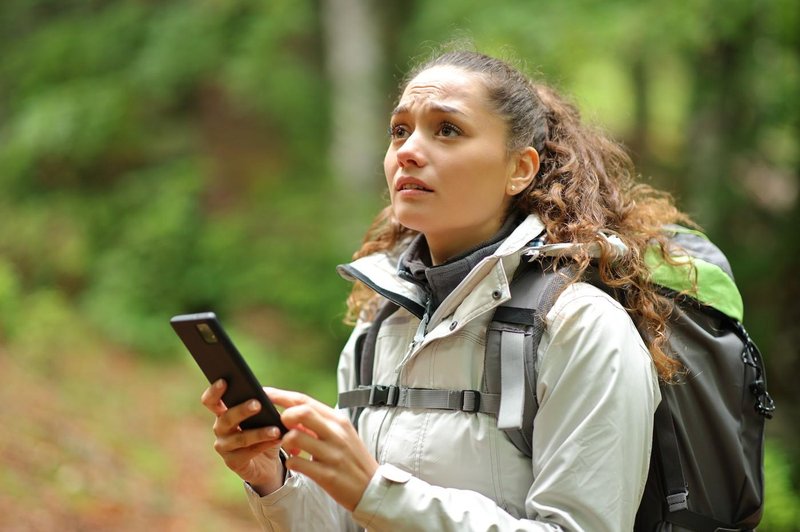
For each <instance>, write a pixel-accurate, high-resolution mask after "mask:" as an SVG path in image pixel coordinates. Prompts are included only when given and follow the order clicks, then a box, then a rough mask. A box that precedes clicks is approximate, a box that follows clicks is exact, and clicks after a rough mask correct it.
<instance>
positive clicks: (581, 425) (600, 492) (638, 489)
mask: <svg viewBox="0 0 800 532" xmlns="http://www.w3.org/2000/svg"><path fill="white" fill-rule="evenodd" d="M547 323H548V328H547V331H546V332H545V335H544V336H543V337H542V341H541V343H540V345H539V353H538V357H539V358H538V362H539V377H538V379H537V397H538V400H539V411H538V413H537V416H536V420H535V426H536V429H535V430H534V433H533V457H532V460H531V467H532V468H533V477H534V481H533V483H532V485H531V487H530V490H529V491H528V494H527V497H526V500H525V507H526V514H527V515H526V516H525V518H524V519H517V518H515V517H513V516H512V515H510V514H509V513H508V512H506V511H505V510H504V509H502V508H500V507H499V506H497V504H496V503H495V502H494V501H493V500H491V499H489V498H487V497H485V496H483V495H480V494H478V493H476V492H472V491H466V490H457V489H449V488H443V487H439V486H435V485H431V484H429V483H426V482H424V481H422V480H420V479H418V478H415V477H413V476H412V475H410V474H409V473H407V472H405V471H401V470H400V469H398V468H395V467H393V466H391V465H388V464H384V465H383V466H381V467H380V468H379V469H378V472H377V473H376V474H375V476H374V477H373V479H372V481H371V482H370V484H369V486H368V488H367V490H366V492H365V493H364V496H363V497H362V499H361V501H360V503H359V505H358V506H357V508H356V510H355V512H354V514H353V516H354V518H355V520H356V522H357V523H358V524H360V525H361V526H363V527H366V528H368V529H369V530H373V531H387V532H388V531H393V532H394V531H402V530H408V531H411V530H448V531H463V530H519V531H523V530H530V531H544V530H573V531H582V530H587V531H593V532H594V531H621V530H631V529H632V528H633V522H634V518H635V515H636V509H637V508H638V505H639V500H640V498H641V495H642V492H643V489H644V483H645V480H646V478H647V471H648V465H649V456H650V446H651V438H652V430H653V422H652V418H653V413H654V411H655V408H656V406H657V404H658V402H659V400H660V394H659V391H658V381H657V378H656V374H655V369H654V367H653V364H652V362H651V359H650V356H649V353H648V352H647V350H646V348H645V346H644V344H643V342H642V340H641V337H640V336H639V334H638V332H637V331H636V329H635V327H634V325H633V323H632V321H631V320H630V318H629V316H628V315H627V313H626V312H625V310H624V309H622V307H621V306H620V305H619V304H618V303H617V302H616V301H614V300H612V299H611V298H610V297H608V296H607V295H605V294H603V293H602V292H601V291H599V290H597V289H596V288H594V287H592V286H590V285H586V284H583V283H576V284H574V285H571V286H570V287H568V288H567V289H566V290H565V291H564V293H563V294H562V295H561V296H560V297H559V299H558V301H557V302H556V305H555V306H554V307H553V309H552V310H551V312H550V313H549V314H548V316H547ZM442 444H443V445H446V442H443V443H442ZM456 467H457V466H456Z"/></svg>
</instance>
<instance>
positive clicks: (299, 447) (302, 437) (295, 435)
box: [281, 429, 332, 461]
mask: <svg viewBox="0 0 800 532" xmlns="http://www.w3.org/2000/svg"><path fill="white" fill-rule="evenodd" d="M281 445H282V446H283V448H284V449H285V450H286V452H287V453H289V454H290V455H292V456H296V455H298V454H300V452H301V451H305V452H307V453H308V454H310V455H311V456H314V457H315V458H314V459H315V460H323V461H324V460H329V459H330V455H331V453H330V452H329V451H328V450H327V449H328V448H329V447H331V446H332V445H331V443H330V442H325V441H322V440H320V439H318V438H316V437H314V436H311V435H309V434H307V433H306V432H304V431H300V430H297V429H292V430H290V431H289V432H287V433H286V434H284V436H283V440H282V441H281Z"/></svg>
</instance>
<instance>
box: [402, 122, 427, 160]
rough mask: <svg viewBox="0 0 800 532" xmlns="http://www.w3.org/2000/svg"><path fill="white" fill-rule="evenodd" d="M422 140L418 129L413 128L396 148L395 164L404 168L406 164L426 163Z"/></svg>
mask: <svg viewBox="0 0 800 532" xmlns="http://www.w3.org/2000/svg"><path fill="white" fill-rule="evenodd" d="M422 140H423V139H422V134H421V133H420V131H419V130H415V131H413V132H412V133H411V134H410V135H409V136H408V138H407V139H406V140H405V141H404V142H403V144H401V145H400V147H399V148H397V164H398V165H399V166H400V168H405V167H406V166H417V167H422V166H425V164H427V160H426V157H425V153H424V146H423V142H422Z"/></svg>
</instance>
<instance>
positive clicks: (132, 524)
mask: <svg viewBox="0 0 800 532" xmlns="http://www.w3.org/2000/svg"><path fill="white" fill-rule="evenodd" d="M78 361H79V362H78ZM192 369H194V368H192ZM192 369H189V368H188V366H185V365H181V363H180V362H175V363H171V364H159V363H155V362H152V361H142V360H141V359H137V357H134V356H132V355H130V354H128V353H94V354H91V353H90V354H87V353H82V354H81V356H80V357H74V356H73V357H70V356H69V354H66V353H61V356H60V357H49V356H47V357H42V356H40V357H30V356H28V355H20V354H18V353H16V354H15V353H13V352H9V351H8V350H4V349H0V406H1V408H0V460H2V463H1V464H0V530H4V531H29V530H36V531H39V530H41V531H49V530H59V531H65V532H69V531H78V530H80V531H94V530H114V531H127V530H131V531H134V530H135V531H140V530H159V531H183V530H186V531H189V530H191V531H204V530H209V531H210V530H226V531H239V530H255V529H257V525H256V523H255V521H254V520H253V518H252V516H251V515H250V510H249V509H248V507H247V503H246V501H245V498H244V493H243V491H242V488H241V485H240V483H239V481H238V479H237V478H236V477H235V476H234V475H233V474H232V473H230V472H229V471H228V470H227V469H225V468H224V466H223V465H222V463H221V461H220V460H219V459H218V458H217V456H216V454H215V453H214V451H213V449H212V435H211V420H210V414H208V413H207V412H206V411H205V410H203V409H202V406H201V405H200V404H199V400H198V398H199V394H200V393H201V392H202V384H203V383H202V382H200V381H199V380H198V375H199V374H198V373H197V372H195V371H192Z"/></svg>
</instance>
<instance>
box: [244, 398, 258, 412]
mask: <svg viewBox="0 0 800 532" xmlns="http://www.w3.org/2000/svg"><path fill="white" fill-rule="evenodd" d="M247 408H249V409H250V410H253V411H255V410H258V409H259V408H261V403H259V402H258V401H257V400H256V399H253V400H252V401H250V404H249V405H247Z"/></svg>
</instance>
